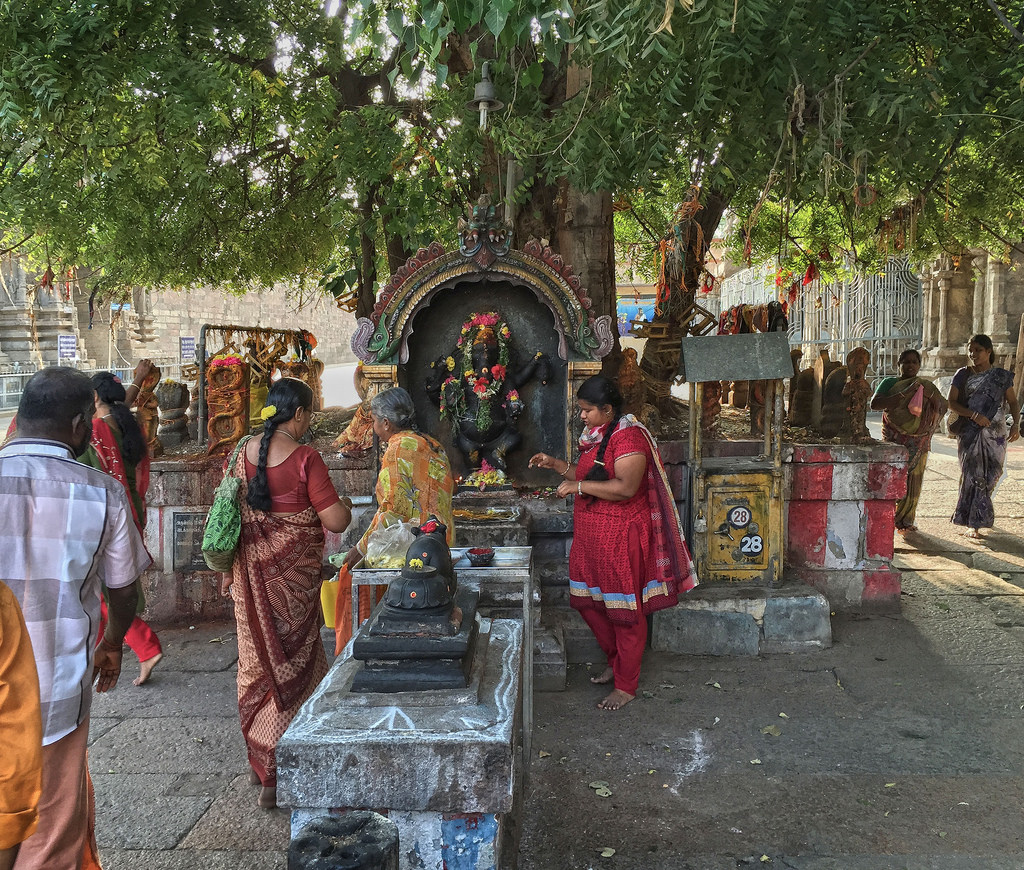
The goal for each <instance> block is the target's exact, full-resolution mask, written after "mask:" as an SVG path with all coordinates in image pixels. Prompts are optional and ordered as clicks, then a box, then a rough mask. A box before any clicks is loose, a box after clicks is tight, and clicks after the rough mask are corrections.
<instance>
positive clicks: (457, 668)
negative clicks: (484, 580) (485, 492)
mask: <svg viewBox="0 0 1024 870" xmlns="http://www.w3.org/2000/svg"><path fill="white" fill-rule="evenodd" d="M446 531H447V529H446V527H445V525H444V524H443V523H442V522H440V521H439V520H438V519H437V518H436V517H431V518H430V519H429V520H428V521H427V522H426V523H424V524H423V525H422V526H421V527H420V528H419V529H417V530H416V531H415V534H416V535H417V537H416V540H414V541H413V542H412V544H410V545H409V549H408V551H407V552H406V556H405V565H404V566H403V567H402V570H401V573H400V574H399V576H398V578H396V579H395V580H393V581H392V582H391V583H390V584H389V585H388V589H387V592H386V593H385V595H384V600H383V603H382V605H381V606H380V607H379V608H378V609H377V610H376V612H375V613H374V614H373V616H371V618H370V619H369V620H368V621H367V622H366V623H364V625H363V626H362V628H361V629H360V630H359V633H358V634H357V635H356V638H355V641H354V642H353V645H352V656H353V658H354V659H355V660H357V661H360V662H362V663H363V667H362V669H361V670H359V671H357V672H356V673H355V675H354V677H353V680H352V687H351V691H353V692H409V691H417V690H422V689H444V688H447V689H461V688H464V687H466V686H467V685H469V683H470V671H471V668H472V665H473V658H474V652H475V645H476V641H477V639H478V631H477V623H476V619H475V616H476V605H477V599H478V597H479V593H477V592H476V591H474V590H469V589H466V590H459V588H458V584H457V582H456V578H455V570H454V568H453V567H452V557H451V551H450V550H449V549H448V546H447V544H446V543H445V533H446Z"/></svg>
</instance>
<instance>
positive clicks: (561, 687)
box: [533, 625, 566, 692]
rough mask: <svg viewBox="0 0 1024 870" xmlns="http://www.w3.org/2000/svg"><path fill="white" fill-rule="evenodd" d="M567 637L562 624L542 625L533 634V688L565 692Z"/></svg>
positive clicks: (541, 690) (540, 690)
mask: <svg viewBox="0 0 1024 870" xmlns="http://www.w3.org/2000/svg"><path fill="white" fill-rule="evenodd" d="M565 677H566V660H565V639H564V638H563V636H562V629H561V626H559V625H555V626H541V627H540V628H538V629H536V631H535V632H534V635H533V690H534V691H535V692H564V691H565Z"/></svg>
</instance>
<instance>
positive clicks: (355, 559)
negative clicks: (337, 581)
mask: <svg viewBox="0 0 1024 870" xmlns="http://www.w3.org/2000/svg"><path fill="white" fill-rule="evenodd" d="M362 558H363V554H362V553H360V552H359V548H358V547H353V548H352V549H351V550H349V551H348V552H347V553H346V554H345V562H344V565H345V567H346V568H348V569H349V570H350V571H351V570H352V569H353V568H355V566H356V565H357V564H359V560H360V559H362Z"/></svg>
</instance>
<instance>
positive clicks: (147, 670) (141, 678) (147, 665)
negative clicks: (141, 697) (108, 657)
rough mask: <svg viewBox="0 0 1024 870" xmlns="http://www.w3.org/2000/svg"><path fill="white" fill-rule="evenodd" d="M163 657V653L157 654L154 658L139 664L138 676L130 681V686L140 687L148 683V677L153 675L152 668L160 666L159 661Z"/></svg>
mask: <svg viewBox="0 0 1024 870" xmlns="http://www.w3.org/2000/svg"><path fill="white" fill-rule="evenodd" d="M163 657H164V654H163V653H157V654H156V655H155V656H152V657H151V658H148V659H146V660H145V661H144V662H139V675H138V676H137V677H136V678H135V679H134V680H132V685H133V686H141V685H142V684H143V683H146V682H148V681H149V677H150V675H151V674H152V673H153V668H155V667H156V666H157V665H158V664H160V659H162V658H163Z"/></svg>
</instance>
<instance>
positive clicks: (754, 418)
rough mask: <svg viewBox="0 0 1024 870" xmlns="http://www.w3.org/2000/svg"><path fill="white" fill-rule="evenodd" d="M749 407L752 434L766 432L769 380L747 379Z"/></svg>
mask: <svg viewBox="0 0 1024 870" xmlns="http://www.w3.org/2000/svg"><path fill="white" fill-rule="evenodd" d="M747 384H748V390H747V407H748V408H750V434H751V435H763V434H764V397H765V394H766V393H767V392H768V382H767V381H747Z"/></svg>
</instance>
